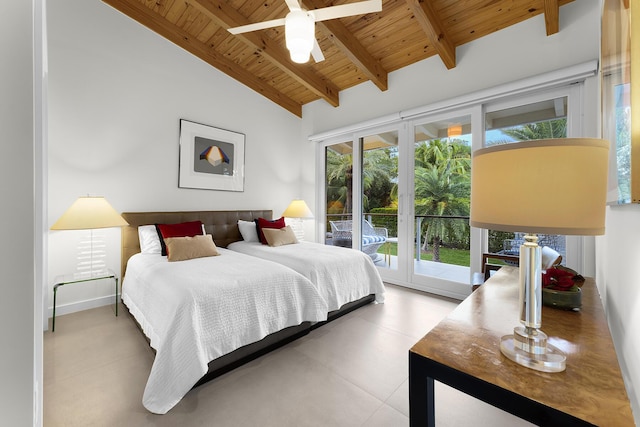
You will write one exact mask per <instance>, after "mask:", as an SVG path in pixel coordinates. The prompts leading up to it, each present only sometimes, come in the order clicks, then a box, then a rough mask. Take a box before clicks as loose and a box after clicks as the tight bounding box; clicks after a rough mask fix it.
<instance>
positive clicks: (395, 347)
mask: <svg viewBox="0 0 640 427" xmlns="http://www.w3.org/2000/svg"><path fill="white" fill-rule="evenodd" d="M455 305H456V303H455V302H453V301H451V300H448V299H446V298H438V297H431V296H428V295H426V294H423V293H421V292H418V291H413V290H407V289H404V288H401V287H397V286H388V287H387V302H386V303H385V304H378V305H373V304H372V305H368V306H366V307H363V308H360V309H358V310H356V311H354V312H353V313H350V314H348V315H346V316H344V317H342V318H340V319H338V320H336V321H334V322H332V323H330V324H328V325H325V326H323V327H321V328H319V329H317V330H314V331H312V332H311V333H310V334H309V335H307V336H305V337H303V338H302V339H300V340H298V341H296V342H293V343H291V344H289V345H287V346H285V347H283V348H281V349H278V350H276V351H274V352H272V353H270V354H268V355H266V356H263V357H261V358H259V359H257V360H254V361H253V362H250V363H248V364H246V365H244V366H242V367H240V368H238V369H236V370H234V371H232V372H230V373H228V374H226V375H223V376H221V377H219V378H217V379H215V380H213V381H211V382H209V383H207V384H205V385H203V386H200V387H198V388H196V389H194V390H191V391H190V392H189V393H187V395H186V396H185V397H184V398H183V399H182V400H181V401H180V402H179V403H178V405H176V407H175V408H173V409H172V410H171V411H169V412H168V413H167V414H166V415H154V414H151V413H150V412H148V411H147V410H146V409H145V408H144V407H143V406H142V403H141V402H142V394H143V391H144V387H145V384H146V381H147V377H148V374H149V371H150V369H151V365H152V363H153V353H152V351H151V349H150V348H149V346H148V344H147V342H146V340H145V339H144V337H143V336H142V333H141V332H140V331H139V330H138V329H137V327H136V326H135V324H134V322H133V320H132V319H131V317H130V316H129V314H128V313H126V312H125V311H124V310H122V311H121V315H120V316H118V317H117V318H116V317H115V316H114V312H113V306H107V307H101V308H97V309H92V310H87V311H83V312H79V313H74V314H70V315H65V316H59V317H58V318H57V319H56V332H55V333H53V334H52V333H50V332H46V333H45V335H44V373H45V375H44V426H45V427H57V426H63V427H74V426H83V427H85V426H127V427H128V426H135V427H137V426H167V427H169V426H176V425H180V426H185V427H189V426H215V427H226V426H229V427H231V426H233V427H242V426H251V427H253V426H260V427H270V426H278V427H281V426H285V427H286V426H296V427H298V426H323V427H324V426H331V427H333V426H338V427H342V426H373V427H376V426H393V427H396V426H404V425H408V415H409V399H408V381H407V376H408V350H409V348H410V347H411V346H412V345H413V344H415V342H416V341H417V340H418V339H419V338H421V337H422V336H423V335H424V334H425V333H426V332H428V330H429V329H431V328H432V327H433V326H434V325H435V324H437V323H438V322H439V321H440V320H441V319H442V318H443V317H445V316H446V315H447V314H448V313H449V312H450V311H451V310H452V309H453V308H454V307H455ZM436 399H437V400H436V408H437V417H438V423H439V424H438V425H439V426H464V425H477V424H482V423H484V424H486V425H491V426H512V425H513V426H521V425H522V426H524V425H528V424H526V423H523V422H522V421H521V420H518V419H516V418H515V417H511V416H510V415H508V414H506V413H503V412H502V411H499V410H497V409H494V408H492V407H490V406H489V405H486V404H484V403H482V402H479V401H477V400H475V399H472V398H470V397H468V396H466V395H464V394H462V393H459V392H457V391H455V390H452V389H450V388H448V387H446V386H443V385H441V384H438V385H437V390H436ZM479 420H480V422H479Z"/></svg>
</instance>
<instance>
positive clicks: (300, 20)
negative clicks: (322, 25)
mask: <svg viewBox="0 0 640 427" xmlns="http://www.w3.org/2000/svg"><path fill="white" fill-rule="evenodd" d="M284 33H285V34H284V36H285V40H286V43H287V49H289V53H290V54H291V60H292V61H293V62H296V63H298V64H304V63H305V62H307V61H309V56H310V55H311V50H312V49H313V43H314V39H315V21H314V19H313V16H312V15H311V14H310V13H309V12H305V11H303V10H294V11H291V12H289V14H288V15H287V17H286V21H285V26H284Z"/></svg>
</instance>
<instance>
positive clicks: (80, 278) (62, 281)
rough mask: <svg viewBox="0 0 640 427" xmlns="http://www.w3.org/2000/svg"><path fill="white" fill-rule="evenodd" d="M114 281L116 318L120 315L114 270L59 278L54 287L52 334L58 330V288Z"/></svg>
mask: <svg viewBox="0 0 640 427" xmlns="http://www.w3.org/2000/svg"><path fill="white" fill-rule="evenodd" d="M102 279H113V280H114V282H115V284H116V302H115V305H116V316H117V315H118V276H117V275H116V273H114V272H113V271H112V270H109V269H107V270H101V271H94V272H91V273H76V274H65V275H62V276H57V277H56V279H55V284H54V285H53V319H52V321H51V332H55V330H56V295H57V292H58V288H59V287H60V286H63V285H69V284H71V283H82V282H92V281H94V280H102Z"/></svg>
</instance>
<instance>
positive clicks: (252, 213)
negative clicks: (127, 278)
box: [120, 210, 273, 278]
mask: <svg viewBox="0 0 640 427" xmlns="http://www.w3.org/2000/svg"><path fill="white" fill-rule="evenodd" d="M272 215H273V212H272V211H270V210H246V211H184V212H124V213H123V214H122V217H123V218H124V219H125V220H126V221H127V222H128V223H129V225H128V226H126V227H123V228H122V252H121V262H120V277H121V278H124V273H125V271H126V268H127V261H129V258H131V257H132V256H133V255H135V254H137V253H139V252H140V242H139V241H138V226H140V225H149V224H175V223H178V222H185V221H197V220H200V221H202V223H203V224H204V228H205V231H206V232H207V234H211V235H212V236H213V240H214V241H215V242H216V245H217V246H220V247H223V248H225V247H227V245H229V244H230V243H233V242H237V241H238V240H242V236H241V235H240V230H239V229H238V220H239V219H242V220H244V221H253V220H254V219H256V218H266V219H271V216H272Z"/></svg>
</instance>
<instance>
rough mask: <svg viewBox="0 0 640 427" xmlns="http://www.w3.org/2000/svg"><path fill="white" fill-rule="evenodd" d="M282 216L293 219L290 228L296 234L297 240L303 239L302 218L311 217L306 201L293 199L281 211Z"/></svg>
mask: <svg viewBox="0 0 640 427" xmlns="http://www.w3.org/2000/svg"><path fill="white" fill-rule="evenodd" d="M282 216H283V217H285V218H291V219H293V221H292V224H291V228H292V229H293V233H294V234H295V235H296V239H298V240H299V241H303V240H304V228H303V224H302V220H303V219H313V213H312V212H311V209H309V206H307V203H306V202H305V201H304V200H300V199H295V200H293V201H292V202H291V203H289V206H287V209H285V210H284V212H282Z"/></svg>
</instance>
